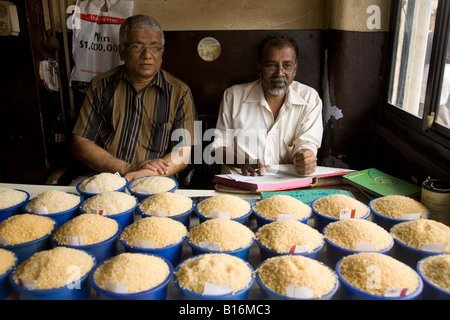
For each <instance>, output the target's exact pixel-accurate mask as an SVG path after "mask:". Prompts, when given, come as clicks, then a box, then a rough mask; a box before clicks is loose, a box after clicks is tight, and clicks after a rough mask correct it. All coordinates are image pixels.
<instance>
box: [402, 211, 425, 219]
mask: <svg viewBox="0 0 450 320" xmlns="http://www.w3.org/2000/svg"><path fill="white" fill-rule="evenodd" d="M401 219H402V220H417V219H420V213H405V214H402V216H401Z"/></svg>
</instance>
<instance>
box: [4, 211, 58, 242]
mask: <svg viewBox="0 0 450 320" xmlns="http://www.w3.org/2000/svg"><path fill="white" fill-rule="evenodd" d="M54 228H55V220H53V219H50V218H47V217H43V216H38V215H35V214H28V213H25V214H19V215H14V216H12V217H9V218H8V219H6V220H3V221H2V222H0V237H2V238H3V239H5V240H6V242H7V243H8V244H9V245H16V244H20V243H25V242H30V241H33V240H36V239H39V238H42V237H43V236H45V235H47V234H50V233H51V232H52V231H53V229H54Z"/></svg>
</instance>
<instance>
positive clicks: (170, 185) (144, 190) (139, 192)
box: [127, 176, 178, 201]
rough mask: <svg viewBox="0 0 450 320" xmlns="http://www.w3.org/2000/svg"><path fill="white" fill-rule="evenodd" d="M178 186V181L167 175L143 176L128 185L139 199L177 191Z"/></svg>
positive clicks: (130, 190)
mask: <svg viewBox="0 0 450 320" xmlns="http://www.w3.org/2000/svg"><path fill="white" fill-rule="evenodd" d="M177 188H178V181H177V180H175V179H174V178H171V177H165V176H152V177H142V178H139V179H136V180H133V181H131V182H130V183H129V184H128V186H127V189H128V191H129V192H130V193H131V194H132V195H134V196H135V197H136V198H138V199H139V201H142V200H144V199H145V198H147V197H150V196H152V195H155V194H158V193H162V192H175V191H176V190H177Z"/></svg>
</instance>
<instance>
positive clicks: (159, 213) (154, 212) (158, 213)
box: [149, 210, 167, 217]
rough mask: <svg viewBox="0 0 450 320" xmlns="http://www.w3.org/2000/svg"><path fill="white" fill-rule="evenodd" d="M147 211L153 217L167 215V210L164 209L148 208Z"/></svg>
mask: <svg viewBox="0 0 450 320" xmlns="http://www.w3.org/2000/svg"><path fill="white" fill-rule="evenodd" d="M149 213H150V215H152V216H155V217H167V212H165V211H164V210H150V211H149Z"/></svg>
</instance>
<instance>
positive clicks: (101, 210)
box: [91, 209, 106, 216]
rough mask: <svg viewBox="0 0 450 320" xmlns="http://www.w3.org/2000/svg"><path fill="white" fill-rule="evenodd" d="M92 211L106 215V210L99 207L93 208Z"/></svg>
mask: <svg viewBox="0 0 450 320" xmlns="http://www.w3.org/2000/svg"><path fill="white" fill-rule="evenodd" d="M91 213H95V214H98V215H100V216H106V210H105V209H98V210H95V209H92V210H91Z"/></svg>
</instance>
